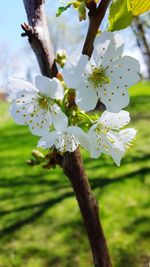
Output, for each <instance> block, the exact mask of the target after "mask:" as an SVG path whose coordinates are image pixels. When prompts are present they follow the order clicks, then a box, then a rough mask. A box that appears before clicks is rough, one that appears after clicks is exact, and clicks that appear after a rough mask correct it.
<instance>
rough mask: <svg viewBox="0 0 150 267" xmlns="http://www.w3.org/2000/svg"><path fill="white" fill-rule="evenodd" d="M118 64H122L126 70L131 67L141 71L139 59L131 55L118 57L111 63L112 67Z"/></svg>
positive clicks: (133, 69)
mask: <svg viewBox="0 0 150 267" xmlns="http://www.w3.org/2000/svg"><path fill="white" fill-rule="evenodd" d="M118 65H122V67H124V68H125V69H126V70H128V69H130V70H132V71H136V72H140V64H139V61H138V60H137V59H135V58H133V57H130V56H123V57H121V58H118V59H116V60H115V61H114V62H113V63H111V64H110V67H112V66H113V67H115V66H118Z"/></svg>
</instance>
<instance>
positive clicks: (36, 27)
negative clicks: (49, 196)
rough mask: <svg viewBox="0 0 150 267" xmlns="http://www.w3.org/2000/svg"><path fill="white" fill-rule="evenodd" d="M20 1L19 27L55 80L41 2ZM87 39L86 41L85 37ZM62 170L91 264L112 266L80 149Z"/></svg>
mask: <svg viewBox="0 0 150 267" xmlns="http://www.w3.org/2000/svg"><path fill="white" fill-rule="evenodd" d="M23 1H24V5H25V9H26V12H27V16H28V21H29V25H27V24H23V25H22V27H23V29H24V31H25V33H24V34H23V35H27V36H28V37H29V42H30V44H31V47H32V48H33V50H34V52H35V54H36V56H37V60H38V62H39V65H40V69H41V72H42V74H43V75H46V76H49V77H54V76H56V75H57V67H56V64H55V62H54V53H53V48H52V45H51V43H50V38H49V33H48V27H47V21H46V16H45V11H44V1H42V0H23ZM104 1H106V2H107V1H108V0H103V2H104ZM105 9H106V8H105ZM103 10H104V9H103ZM103 16H104V14H103V15H101V17H103ZM95 32H96V30H95ZM90 35H91V33H90V32H89V36H90ZM95 36H96V33H95V35H93V37H92V38H93V39H92V40H94V38H95ZM87 39H89V37H88V36H87ZM91 44H92V42H91V38H90V42H89V41H87V42H86V43H85V51H84V53H85V54H87V55H89V52H88V51H90V53H91V52H92V49H91V48H90V49H89V48H88V46H91ZM62 167H63V171H64V173H65V174H66V175H67V177H68V178H69V180H70V181H71V184H72V186H73V189H74V192H75V195H76V198H77V201H78V204H79V207H80V210H81V213H82V216H83V220H84V224H85V227H86V230H87V234H88V238H89V242H90V245H91V250H92V253H93V259H94V265H95V267H111V261H110V257H109V252H108V249H107V245H106V241H105V237H104V234H103V230H102V226H101V223H100V220H99V212H98V205H97V202H96V200H95V198H94V196H93V195H92V191H91V187H90V185H89V182H88V179H87V176H86V174H85V170H84V167H83V162H82V159H81V155H80V151H79V149H77V150H76V151H75V152H73V153H68V152H67V153H65V155H64V158H63V159H62Z"/></svg>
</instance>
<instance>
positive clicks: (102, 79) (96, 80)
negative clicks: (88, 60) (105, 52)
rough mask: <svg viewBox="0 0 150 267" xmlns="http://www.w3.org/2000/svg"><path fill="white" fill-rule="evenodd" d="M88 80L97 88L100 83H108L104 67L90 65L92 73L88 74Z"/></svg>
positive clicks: (108, 79)
mask: <svg viewBox="0 0 150 267" xmlns="http://www.w3.org/2000/svg"><path fill="white" fill-rule="evenodd" d="M88 81H89V82H90V83H92V85H93V86H94V88H98V87H99V86H101V85H102V84H107V83H110V78H108V77H107V76H106V69H104V68H97V67H92V73H91V74H90V75H89V76H88Z"/></svg>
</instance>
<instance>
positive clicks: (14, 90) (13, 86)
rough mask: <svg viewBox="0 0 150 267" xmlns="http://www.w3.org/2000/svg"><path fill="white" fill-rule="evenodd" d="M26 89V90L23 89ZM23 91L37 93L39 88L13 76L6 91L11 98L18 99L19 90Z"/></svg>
mask: <svg viewBox="0 0 150 267" xmlns="http://www.w3.org/2000/svg"><path fill="white" fill-rule="evenodd" d="M23 90H24V91H23ZM20 91H23V93H33V94H35V93H36V92H37V91H38V90H37V89H36V87H35V86H34V85H33V84H32V83H30V82H28V81H25V80H23V79H20V78H12V79H10V81H9V83H8V87H7V88H6V93H8V94H9V96H10V98H11V99H16V97H17V94H18V92H20Z"/></svg>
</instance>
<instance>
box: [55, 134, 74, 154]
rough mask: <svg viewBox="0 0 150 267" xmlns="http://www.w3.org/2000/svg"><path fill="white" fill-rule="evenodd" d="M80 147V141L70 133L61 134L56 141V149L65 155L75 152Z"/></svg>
mask: <svg viewBox="0 0 150 267" xmlns="http://www.w3.org/2000/svg"><path fill="white" fill-rule="evenodd" d="M78 145H79V143H78V140H77V139H76V138H75V137H74V136H73V135H72V134H71V133H69V132H62V133H61V132H59V137H58V138H57V139H56V140H55V147H56V148H57V149H58V150H59V151H60V152H63V153H64V152H66V151H68V152H73V151H75V150H76V148H77V147H78Z"/></svg>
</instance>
